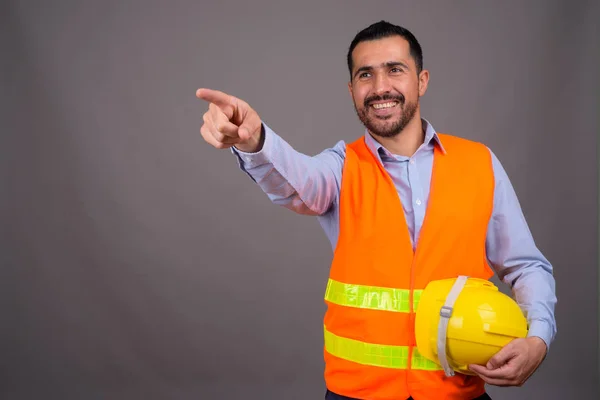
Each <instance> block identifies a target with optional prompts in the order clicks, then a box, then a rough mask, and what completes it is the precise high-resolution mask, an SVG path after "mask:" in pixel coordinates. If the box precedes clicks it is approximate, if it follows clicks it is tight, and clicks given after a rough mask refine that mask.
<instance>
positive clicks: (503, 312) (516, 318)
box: [415, 276, 527, 376]
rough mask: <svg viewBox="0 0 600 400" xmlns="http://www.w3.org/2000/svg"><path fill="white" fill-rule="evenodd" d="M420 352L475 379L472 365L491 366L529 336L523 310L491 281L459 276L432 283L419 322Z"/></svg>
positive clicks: (449, 372)
mask: <svg viewBox="0 0 600 400" xmlns="http://www.w3.org/2000/svg"><path fill="white" fill-rule="evenodd" d="M415 336H416V341H417V349H418V351H419V353H421V355H422V356H424V357H425V358H428V359H429V360H431V361H433V362H435V363H437V364H438V365H441V366H442V367H443V368H444V370H445V372H446V375H447V376H452V375H454V371H456V372H460V373H463V374H467V375H474V373H473V372H471V371H470V370H469V368H468V366H469V364H479V365H485V364H486V363H487V362H488V361H489V359H490V358H492V356H493V355H494V354H496V353H497V352H498V351H499V350H500V349H501V348H502V347H504V346H505V345H506V344H508V343H509V342H510V341H511V340H513V339H515V338H522V337H525V336H527V320H526V319H525V316H524V314H523V312H522V311H521V309H520V308H519V305H518V304H517V303H516V302H515V301H514V300H513V299H512V298H510V297H509V296H507V295H505V294H504V293H502V292H500V291H499V290H498V288H497V287H496V286H495V285H494V284H493V283H492V282H490V281H487V280H485V279H477V278H470V277H466V276H459V277H458V278H451V279H442V280H437V281H432V282H430V283H429V284H428V285H427V286H426V287H425V289H424V290H423V292H422V293H421V298H420V300H419V305H418V308H417V312H416V318H415Z"/></svg>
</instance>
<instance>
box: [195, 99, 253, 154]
mask: <svg viewBox="0 0 600 400" xmlns="http://www.w3.org/2000/svg"><path fill="white" fill-rule="evenodd" d="M196 97H198V98H200V99H203V100H206V101H208V102H209V103H210V104H209V106H208V111H207V112H206V113H204V116H203V119H204V124H203V125H202V127H201V128H200V133H201V134H202V137H203V138H204V140H206V141H207V142H208V143H209V144H211V145H213V146H214V147H216V148H217V149H228V148H230V147H231V146H235V147H236V148H238V149H239V150H241V151H244V152H247V153H254V152H257V151H259V150H260V148H261V147H262V137H261V136H262V135H261V132H262V123H261V120H260V117H259V116H258V114H257V113H256V111H254V110H253V109H252V108H251V107H250V106H249V105H248V103H246V102H245V101H243V100H240V99H238V98H236V97H233V96H230V95H228V94H225V93H223V92H219V91H216V90H211V89H198V90H197V91H196Z"/></svg>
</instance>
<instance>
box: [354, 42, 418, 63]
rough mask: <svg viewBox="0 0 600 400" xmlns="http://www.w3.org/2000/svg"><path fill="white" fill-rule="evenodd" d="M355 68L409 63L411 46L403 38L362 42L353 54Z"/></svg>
mask: <svg viewBox="0 0 600 400" xmlns="http://www.w3.org/2000/svg"><path fill="white" fill-rule="evenodd" d="M352 58H353V59H354V66H355V67H358V66H359V65H358V64H377V65H379V64H382V63H386V62H390V61H402V62H405V63H407V62H409V59H411V56H410V46H409V44H408V42H407V41H406V40H405V39H404V38H403V37H401V36H390V37H386V38H381V39H375V40H368V41H364V42H360V43H359V44H358V45H356V47H355V48H354V51H353V52H352Z"/></svg>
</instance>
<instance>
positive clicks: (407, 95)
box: [348, 36, 429, 137]
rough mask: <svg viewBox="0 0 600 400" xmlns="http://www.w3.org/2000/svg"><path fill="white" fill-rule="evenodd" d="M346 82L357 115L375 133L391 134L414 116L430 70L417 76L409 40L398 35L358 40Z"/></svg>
mask: <svg viewBox="0 0 600 400" xmlns="http://www.w3.org/2000/svg"><path fill="white" fill-rule="evenodd" d="M352 60H353V66H352V80H351V81H350V82H349V83H348V88H349V90H350V94H351V95H352V100H353V101H354V107H355V109H356V113H357V114H358V117H359V118H360V120H361V121H362V123H363V124H364V125H365V126H366V128H367V129H368V130H369V131H370V132H371V133H372V134H374V135H378V136H381V137H393V136H396V135H397V134H399V133H400V132H401V131H402V130H403V129H404V127H405V126H406V125H407V124H408V123H409V122H410V121H411V120H412V119H413V118H414V116H415V114H416V113H417V110H418V109H419V97H420V96H422V95H423V94H424V93H425V90H426V88H427V81H428V79H429V74H428V72H427V71H422V72H421V74H420V75H419V76H417V66H416V64H415V61H414V59H413V58H412V56H411V55H410V47H409V44H408V42H407V41H406V40H405V39H404V38H402V37H400V36H391V37H387V38H383V39H378V40H372V41H366V42H360V43H359V44H358V45H357V46H356V47H355V48H354V51H353V52H352Z"/></svg>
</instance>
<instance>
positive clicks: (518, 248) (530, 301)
mask: <svg viewBox="0 0 600 400" xmlns="http://www.w3.org/2000/svg"><path fill="white" fill-rule="evenodd" d="M490 153H491V155H492V164H493V168H494V175H495V189H494V207H493V212H492V217H491V219H490V223H489V226H488V232H487V239H486V251H487V257H488V261H489V263H490V265H491V266H492V268H494V270H495V271H496V273H497V274H498V276H499V278H500V279H501V280H502V281H503V282H504V283H506V284H507V285H508V286H509V287H510V288H511V289H512V291H513V294H514V296H515V299H516V301H517V303H518V304H519V306H520V307H521V309H522V310H523V312H524V314H525V316H526V317H527V322H528V325H529V332H528V337H527V339H515V340H513V341H512V342H511V343H509V344H508V345H507V346H505V347H504V348H503V349H502V350H501V351H500V352H498V353H497V354H496V355H495V356H494V357H493V358H492V359H491V360H490V362H488V365H486V366H473V367H472V368H471V369H472V370H473V371H474V372H476V373H478V374H479V375H480V376H481V377H482V378H483V379H484V380H485V381H486V382H488V383H490V384H493V385H499V386H520V385H522V384H523V383H524V382H525V381H526V380H527V379H528V378H529V376H531V374H533V372H535V370H536V369H537V368H538V366H539V365H540V363H541V362H542V360H543V359H544V357H545V356H546V353H547V351H548V349H549V348H550V344H551V343H552V341H553V340H554V337H555V335H556V320H555V317H554V307H555V305H556V301H557V300H556V294H555V281H554V276H553V274H552V265H551V264H550V262H549V261H548V260H547V259H546V258H545V257H544V255H543V254H542V253H541V251H540V250H539V249H538V248H537V246H536V245H535V241H534V239H533V236H532V234H531V232H530V230H529V227H528V225H527V222H526V220H525V217H524V215H523V212H522V210H521V207H520V204H519V201H518V198H517V195H516V193H515V191H514V188H513V186H512V184H511V182H510V179H509V177H508V175H507V174H506V171H505V170H504V168H503V167H502V164H501V163H500V161H499V160H498V159H497V157H496V156H495V155H494V153H493V152H491V151H490Z"/></svg>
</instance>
